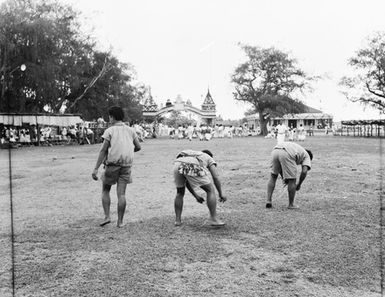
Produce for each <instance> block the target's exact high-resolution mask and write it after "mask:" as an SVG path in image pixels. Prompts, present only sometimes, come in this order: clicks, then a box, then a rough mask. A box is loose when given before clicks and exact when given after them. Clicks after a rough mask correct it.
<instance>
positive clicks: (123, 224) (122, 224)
mask: <svg viewBox="0 0 385 297" xmlns="http://www.w3.org/2000/svg"><path fill="white" fill-rule="evenodd" d="M124 226H126V224H125V223H117V224H116V227H118V228H123V227H124Z"/></svg>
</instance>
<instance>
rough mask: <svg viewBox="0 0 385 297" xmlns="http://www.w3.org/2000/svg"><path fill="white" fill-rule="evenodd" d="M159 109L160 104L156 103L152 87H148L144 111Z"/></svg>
mask: <svg viewBox="0 0 385 297" xmlns="http://www.w3.org/2000/svg"><path fill="white" fill-rule="evenodd" d="M157 110H158V105H157V104H156V103H155V101H154V98H152V95H151V87H149V88H148V97H147V98H146V101H144V105H143V111H146V112H147V111H149V112H154V111H157Z"/></svg>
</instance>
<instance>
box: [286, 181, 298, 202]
mask: <svg viewBox="0 0 385 297" xmlns="http://www.w3.org/2000/svg"><path fill="white" fill-rule="evenodd" d="M296 187H297V185H296V180H295V179H289V180H288V184H287V192H288V194H289V208H296V207H295V206H294V198H295V192H296Z"/></svg>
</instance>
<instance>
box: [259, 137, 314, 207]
mask: <svg viewBox="0 0 385 297" xmlns="http://www.w3.org/2000/svg"><path fill="white" fill-rule="evenodd" d="M312 160H313V154H312V152H311V151H309V150H305V149H304V148H303V147H302V146H300V145H299V144H296V143H294V142H281V143H279V144H277V145H276V146H275V147H274V149H273V151H272V152H271V174H270V180H269V182H268V184H267V203H266V208H271V207H272V204H271V198H272V195H273V191H274V188H275V183H276V181H277V178H278V174H280V175H281V177H282V179H283V181H284V183H285V185H287V191H288V195H289V206H288V208H289V209H296V208H298V207H297V206H295V205H294V198H295V193H296V191H299V190H300V189H301V185H302V183H303V181H304V180H305V178H306V175H307V172H308V171H309V170H310V169H311V161H312ZM298 165H300V166H301V167H302V170H301V174H300V177H299V181H298V183H297V166H298Z"/></svg>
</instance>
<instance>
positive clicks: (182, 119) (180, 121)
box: [163, 110, 196, 128]
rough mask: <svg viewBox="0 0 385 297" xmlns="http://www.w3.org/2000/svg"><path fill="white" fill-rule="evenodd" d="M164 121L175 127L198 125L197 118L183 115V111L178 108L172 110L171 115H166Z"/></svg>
mask: <svg viewBox="0 0 385 297" xmlns="http://www.w3.org/2000/svg"><path fill="white" fill-rule="evenodd" d="M163 123H164V124H165V125H168V126H169V127H175V128H176V127H179V126H188V125H196V121H195V120H193V119H189V118H188V117H186V116H183V115H182V113H181V112H180V111H177V110H173V111H171V115H170V116H169V117H165V118H164V120H163Z"/></svg>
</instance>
